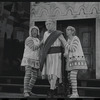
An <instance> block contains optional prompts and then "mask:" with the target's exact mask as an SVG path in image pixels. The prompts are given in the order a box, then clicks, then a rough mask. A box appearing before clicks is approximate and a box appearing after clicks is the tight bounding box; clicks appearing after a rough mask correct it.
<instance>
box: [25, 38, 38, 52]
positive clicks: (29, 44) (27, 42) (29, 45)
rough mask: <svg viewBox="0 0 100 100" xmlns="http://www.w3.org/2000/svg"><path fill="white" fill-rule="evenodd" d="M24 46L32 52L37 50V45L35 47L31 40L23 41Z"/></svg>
mask: <svg viewBox="0 0 100 100" xmlns="http://www.w3.org/2000/svg"><path fill="white" fill-rule="evenodd" d="M25 45H27V46H28V47H29V48H30V49H31V50H33V51H35V50H37V49H39V45H35V44H34V42H33V40H32V39H31V38H27V39H26V40H25Z"/></svg>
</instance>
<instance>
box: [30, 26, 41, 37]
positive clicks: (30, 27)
mask: <svg viewBox="0 0 100 100" xmlns="http://www.w3.org/2000/svg"><path fill="white" fill-rule="evenodd" d="M33 28H35V29H37V30H38V35H40V34H39V28H38V27H37V26H31V27H30V29H29V36H31V30H32V29H33Z"/></svg>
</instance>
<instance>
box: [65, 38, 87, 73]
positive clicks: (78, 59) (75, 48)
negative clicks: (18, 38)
mask: <svg viewBox="0 0 100 100" xmlns="http://www.w3.org/2000/svg"><path fill="white" fill-rule="evenodd" d="M67 43H68V45H67V46H66V48H67V50H68V58H67V59H66V63H67V65H66V70H67V71H71V70H74V69H87V64H86V60H85V57H84V53H83V50H82V46H81V43H80V40H79V38H78V37H77V36H74V37H73V39H72V41H70V40H69V39H68V41H67Z"/></svg>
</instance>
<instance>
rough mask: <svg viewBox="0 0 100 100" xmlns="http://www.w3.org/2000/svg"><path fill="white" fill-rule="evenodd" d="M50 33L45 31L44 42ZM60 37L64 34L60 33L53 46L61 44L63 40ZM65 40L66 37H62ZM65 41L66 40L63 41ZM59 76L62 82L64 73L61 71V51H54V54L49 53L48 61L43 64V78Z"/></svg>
mask: <svg viewBox="0 0 100 100" xmlns="http://www.w3.org/2000/svg"><path fill="white" fill-rule="evenodd" d="M49 35H50V33H48V32H47V31H46V32H45V33H44V37H43V39H44V42H45V41H46V39H47V38H48V36H49ZM59 38H62V35H60V36H59V37H58V38H57V39H56V41H55V42H54V43H53V44H52V45H51V47H53V46H61V45H62V44H61V41H60V39H59ZM62 40H64V39H62ZM62 42H63V43H65V41H62ZM54 75H55V76H57V77H58V78H59V79H60V82H61V81H62V73H61V53H53V54H48V55H47V57H46V62H45V64H44V66H43V70H42V78H45V77H46V76H48V77H49V78H50V79H51V78H53V76H54Z"/></svg>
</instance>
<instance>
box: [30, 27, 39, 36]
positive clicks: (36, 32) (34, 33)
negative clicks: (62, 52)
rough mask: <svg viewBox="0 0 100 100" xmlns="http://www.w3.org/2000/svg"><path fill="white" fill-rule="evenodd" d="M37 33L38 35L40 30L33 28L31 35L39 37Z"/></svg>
mask: <svg viewBox="0 0 100 100" xmlns="http://www.w3.org/2000/svg"><path fill="white" fill-rule="evenodd" d="M37 35H38V30H37V29H35V28H33V29H32V30H31V36H32V37H37Z"/></svg>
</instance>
